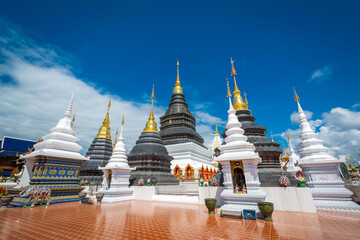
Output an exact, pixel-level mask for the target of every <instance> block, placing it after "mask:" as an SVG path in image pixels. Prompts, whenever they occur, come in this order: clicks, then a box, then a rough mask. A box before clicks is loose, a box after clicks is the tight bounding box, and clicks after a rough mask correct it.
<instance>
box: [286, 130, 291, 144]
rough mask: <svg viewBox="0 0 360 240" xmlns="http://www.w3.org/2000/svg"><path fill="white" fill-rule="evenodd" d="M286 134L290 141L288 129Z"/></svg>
mask: <svg viewBox="0 0 360 240" xmlns="http://www.w3.org/2000/svg"><path fill="white" fill-rule="evenodd" d="M286 136H287V139H288V141H289V142H290V136H289V132H288V131H286Z"/></svg>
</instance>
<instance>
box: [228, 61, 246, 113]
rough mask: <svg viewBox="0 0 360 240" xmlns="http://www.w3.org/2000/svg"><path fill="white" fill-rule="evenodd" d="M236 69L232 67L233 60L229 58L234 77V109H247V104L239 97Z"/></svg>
mask: <svg viewBox="0 0 360 240" xmlns="http://www.w3.org/2000/svg"><path fill="white" fill-rule="evenodd" d="M236 75H237V73H236V70H235V67H234V61H233V59H232V58H231V76H232V77H234V92H233V93H234V105H233V107H234V109H235V110H236V111H240V110H248V106H247V104H246V103H245V102H244V100H243V98H242V97H241V92H240V90H239V88H238V86H237V84H236Z"/></svg>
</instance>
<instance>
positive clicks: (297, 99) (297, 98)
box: [294, 88, 300, 102]
mask: <svg viewBox="0 0 360 240" xmlns="http://www.w3.org/2000/svg"><path fill="white" fill-rule="evenodd" d="M294 94H295V102H299V101H300V98H299V96H298V95H297V94H296V91H295V88H294Z"/></svg>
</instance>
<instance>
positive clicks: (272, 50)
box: [0, 1, 360, 155]
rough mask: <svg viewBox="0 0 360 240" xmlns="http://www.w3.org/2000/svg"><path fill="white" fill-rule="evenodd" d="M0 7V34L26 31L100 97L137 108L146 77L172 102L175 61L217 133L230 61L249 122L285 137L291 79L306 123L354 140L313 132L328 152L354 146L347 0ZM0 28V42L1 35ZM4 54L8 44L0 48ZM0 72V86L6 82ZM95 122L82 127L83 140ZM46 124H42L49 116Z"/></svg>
mask: <svg viewBox="0 0 360 240" xmlns="http://www.w3.org/2000/svg"><path fill="white" fill-rule="evenodd" d="M1 6H2V7H1V9H0V19H1V21H2V22H3V23H4V24H6V28H7V30H6V31H8V30H9V29H12V30H14V31H16V32H20V34H17V39H16V41H14V42H18V41H20V40H21V39H23V38H25V39H26V42H27V44H31V46H32V48H36V46H41V48H42V49H47V61H48V60H49V55H51V54H49V53H51V52H54V53H55V54H53V55H51V56H52V57H51V59H50V60H49V61H51V62H52V63H53V64H55V65H56V66H61V67H63V68H64V69H66V70H68V71H69V74H70V73H71V74H70V75H72V76H74V77H75V78H76V79H80V80H81V81H83V82H85V83H86V84H88V85H89V86H92V87H93V88H94V89H96V90H97V91H98V92H99V94H100V95H113V96H118V97H119V99H121V100H124V101H129V102H132V103H134V104H135V105H136V106H138V105H139V104H141V103H148V101H149V95H150V93H151V86H152V84H153V83H155V94H156V101H157V102H156V104H157V105H158V106H159V114H161V111H163V110H164V109H166V107H167V104H168V103H169V101H170V98H171V94H172V89H173V87H174V84H175V80H176V60H177V59H179V61H180V80H181V82H182V85H183V86H184V94H185V96H186V99H187V102H188V103H189V106H190V110H191V111H192V112H198V114H197V115H199V116H204V114H205V113H206V114H209V116H211V117H212V118H211V117H210V118H208V119H215V118H218V119H219V120H220V123H221V124H222V126H221V127H222V128H223V127H224V123H225V121H226V118H227V113H226V110H227V107H228V106H227V100H226V98H225V96H226V82H225V78H229V79H231V76H230V70H231V68H230V57H233V59H234V60H235V68H236V70H237V73H238V77H237V81H238V85H239V88H240V90H241V91H242V92H243V91H245V92H246V93H247V97H248V100H249V108H250V109H251V110H252V113H253V115H254V116H255V117H256V118H257V121H256V122H257V123H259V124H260V125H263V126H265V127H267V129H268V132H270V130H272V132H273V133H274V135H275V138H276V139H277V140H278V141H280V142H282V141H284V140H283V138H282V137H284V132H285V131H286V130H287V129H292V130H293V131H290V132H291V133H292V134H293V135H294V137H296V133H297V132H296V130H297V129H298V123H296V119H295V118H291V117H290V116H291V114H292V113H293V112H294V111H296V110H297V108H296V104H295V102H294V101H293V99H294V98H293V91H292V87H293V86H295V87H296V90H297V92H298V94H299V96H300V99H301V104H302V106H303V108H304V110H308V111H310V112H311V113H310V115H311V116H312V118H311V119H312V120H313V126H314V127H317V128H318V130H319V131H321V129H320V128H321V127H326V128H327V129H326V130H327V132H329V131H328V130H330V131H332V130H334V129H335V128H338V124H340V125H341V124H343V125H344V127H343V128H340V129H335V130H334V131H337V132H338V133H344V129H346V130H348V131H350V132H351V134H353V135H350V139H351V140H352V141H355V142H354V143H352V144H351V145H352V146H347V147H344V146H343V145H341V144H340V143H339V142H343V143H344V144H345V142H347V140H346V139H347V138H345V136H343V138H341V139H340V140H339V136H338V135H337V136H336V137H334V136H329V134H325V132H324V133H323V134H320V136H321V137H323V138H324V141H325V143H327V141H326V140H325V139H326V138H332V137H333V138H334V139H333V140H332V141H329V142H328V146H329V147H331V148H332V147H333V145H334V144H335V145H336V147H335V151H337V154H338V155H339V154H344V151H340V150H339V149H342V148H345V149H346V151H348V152H349V151H350V152H351V154H353V155H354V154H355V152H356V151H357V150H356V149H359V148H360V146H359V142H360V140H359V139H358V138H360V133H359V131H360V130H359V128H360V126H359V124H357V123H356V122H357V121H355V120H359V122H360V119H359V109H360V108H359V105H360V98H359V89H360V81H359V78H360V73H359V70H358V69H359V68H358V66H359V65H360V45H359V42H360V31H359V29H360V28H359V27H360V15H359V14H358V9H359V6H360V4H359V3H358V2H357V1H345V2H344V1H221V2H218V1H206V2H205V1H181V2H180V1H178V2H175V1H106V4H105V3H103V2H101V3H100V2H99V1H93V2H91V1H59V2H53V1H31V3H30V2H29V1H6V2H5V1H4V2H2V4H1ZM2 30H3V31H2V32H0V37H1V35H6V31H4V29H2ZM10 38H13V39H12V40H14V36H12V37H10ZM29 42H30V43H29ZM3 49H7V50H9V45H5V44H4V45H3ZM9 51H11V49H10V50H9ZM18 52H19V51H18ZM19 54H21V53H19ZM26 60H27V61H28V62H29V63H30V64H35V62H36V61H32V60H31V59H30V60H29V59H26ZM45 65H46V64H45ZM50 65H51V64H50ZM42 66H43V67H44V65H42ZM45 67H49V66H45ZM8 75H10V76H11V74H8ZM0 79H1V82H0V84H2V85H3V86H5V85H4V84H9V83H6V82H9V81H14V82H16V80H14V79H12V78H5V77H0ZM5 79H8V80H5ZM9 79H10V80H9ZM49 81H51V79H49ZM231 86H232V88H233V83H232V82H231ZM0 87H1V85H0ZM34 87H36V86H34ZM68 95H71V93H68ZM49 97H50V96H49ZM64 101H65V102H66V101H67V99H66V100H64ZM78 101H86V99H78ZM94 104H95V105H96V106H94V108H95V107H100V108H99V109H102V106H101V104H100V103H99V105H97V103H94ZM94 104H93V105H94ZM0 107H3V106H0ZM339 108H340V109H339ZM141 109H142V108H141ZM334 109H335V110H334ZM126 110H128V109H120V110H118V111H119V112H121V113H122V112H123V111H126ZM113 111H114V112H115V111H117V110H116V109H113ZM79 114H80V113H79ZM102 114H103V113H102ZM138 114H143V115H144V118H145V119H146V117H147V115H148V110H147V109H146V107H144V112H143V113H141V111H139V113H138ZM201 114H203V115H201ZM310 115H309V116H310ZM349 116H352V118H353V119H352V120H353V121H350V123H348V122H349V119H348V118H349ZM9 117H11V116H9ZM84 118H85V116H84ZM204 118H206V116H205V117H204ZM4 119H5V118H4ZM221 120H222V121H221ZM200 121H202V120H200ZM157 122H159V120H158V119H157ZM339 122H340V123H339ZM100 123H101V120H100ZM100 123H99V122H94V123H93V124H94V126H93V127H92V129H95V130H94V131H95V132H92V133H91V134H89V135H90V136H95V134H96V131H97V130H96V129H97V128H98V127H99V124H100ZM203 123H204V126H205V125H206V126H207V128H205V127H204V128H203V131H204V132H205V131H207V130H209V134H210V130H211V128H210V127H211V126H210V125H211V123H210V121H206V120H203ZM47 124H48V125H49V127H47V128H50V127H51V126H52V125H54V124H55V123H54V124H51V123H47ZM79 124H80V122H79ZM84 124H85V123H84ZM88 124H90V122H89V123H88ZM144 124H145V122H144V123H141V126H139V129H140V128H141V129H142V128H143V125H144ZM199 124H201V123H199ZM79 127H80V126H79ZM9 129H10V127H8V128H6V129H5V128H4V129H0V134H1V133H3V134H11V133H12V132H10V130H9ZM44 129H45V126H44ZM323 130H324V129H323ZM324 131H325V130H324ZM354 131H355V133H353V132H354ZM200 132H201V131H200ZM45 133H46V132H45ZM139 133H140V132H138V133H137V132H135V133H133V134H134V136H138V135H139ZM20 134H21V133H20V132H14V133H13V135H20ZM22 134H24V133H22ZM34 134H35V133H34ZM39 134H40V133H39ZM354 134H355V135H354ZM25 135H26V134H25ZM281 136H282V137H281ZM27 137H29V138H33V139H37V138H38V137H39V136H33V137H32V135H27ZM204 137H205V138H207V137H209V139H210V135H209V136H204ZM347 137H349V136H347ZM135 138H136V137H135ZM336 139H338V142H337V143H336V141H335V140H336ZM294 140H295V139H294ZM86 141H87V142H88V141H91V139H90V140H86ZM86 144H87V143H84V144H83V146H84V148H87V147H88V146H87V145H86ZM131 144H134V143H130V145H131ZM346 144H348V143H346ZM336 148H338V149H337V150H336Z"/></svg>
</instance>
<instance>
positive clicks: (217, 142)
mask: <svg viewBox="0 0 360 240" xmlns="http://www.w3.org/2000/svg"><path fill="white" fill-rule="evenodd" d="M222 143H223V140H222V138H221V137H220V134H219V131H218V128H217V123H215V134H214V140H213V143H212V145H211V147H210V151H211V154H212V156H211V165H212V166H213V167H214V168H217V167H218V163H217V162H216V161H215V160H214V158H215V149H216V148H218V147H220V146H221V144H222Z"/></svg>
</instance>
